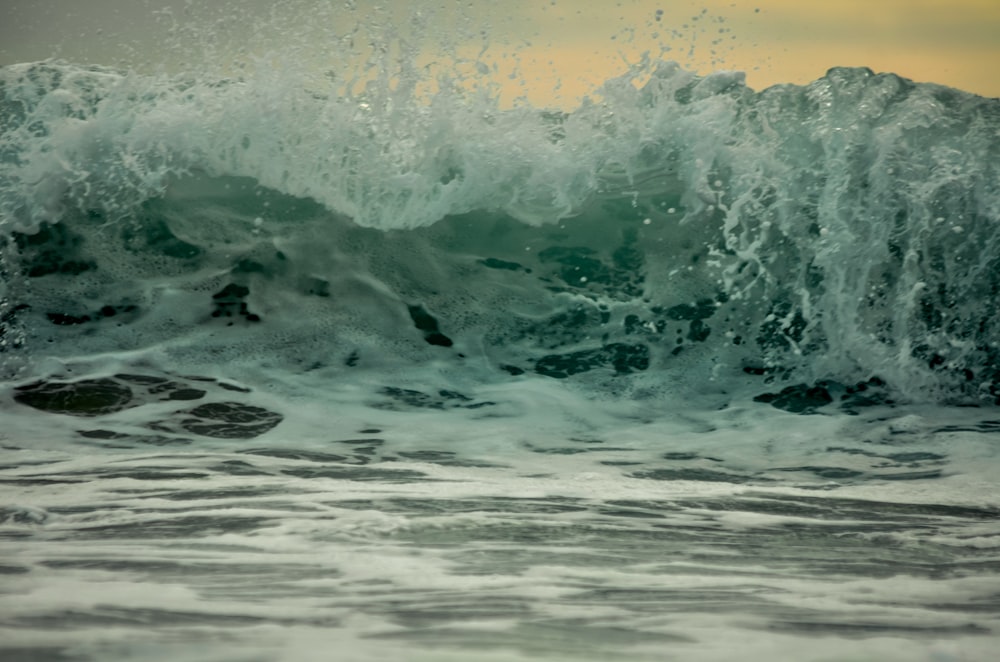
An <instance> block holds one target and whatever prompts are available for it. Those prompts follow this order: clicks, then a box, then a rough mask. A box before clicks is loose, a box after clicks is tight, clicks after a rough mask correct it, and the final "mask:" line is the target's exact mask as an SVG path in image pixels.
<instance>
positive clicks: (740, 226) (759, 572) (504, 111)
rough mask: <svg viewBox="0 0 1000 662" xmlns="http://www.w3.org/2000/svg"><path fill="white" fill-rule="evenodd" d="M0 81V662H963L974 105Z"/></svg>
mask: <svg viewBox="0 0 1000 662" xmlns="http://www.w3.org/2000/svg"><path fill="white" fill-rule="evenodd" d="M405 82H406V81H405V79H404V80H403V81H402V83H401V82H399V81H395V82H393V81H381V83H379V81H377V80H376V81H369V83H368V84H366V85H361V86H359V88H358V90H355V91H354V92H348V91H345V90H344V89H342V88H324V87H322V86H318V85H317V81H316V80H314V79H313V78H312V77H308V76H297V75H295V72H294V71H289V70H283V69H280V68H279V69H275V68H273V67H266V66H262V67H260V68H259V69H258V70H256V71H253V72H247V73H246V75H243V76H239V77H233V78H219V77H211V76H200V77H199V76H183V77H182V76H173V75H166V74H142V73H137V72H134V71H117V70H112V69H107V68H102V67H96V66H81V65H77V64H73V63H69V62H62V61H48V62H43V63H33V64H20V65H13V66H8V67H5V68H3V69H2V70H0V250H2V264H0V267H2V281H0V288H2V290H0V295H2V300H0V349H2V353H0V360H2V369H3V371H4V375H3V378H4V381H3V383H2V385H0V412H2V419H3V424H2V426H0V442H2V445H3V452H2V460H0V464H2V466H0V475H2V483H0V485H2V487H0V500H2V506H0V508H2V509H0V550H2V554H0V573H2V574H0V576H2V581H0V641H2V643H0V652H2V653H3V656H4V659H12V660H21V659H25V660H67V659H69V660H125V659H142V660H157V659H185V660H290V661H291V660H309V659H338V660H374V659H412V660H444V659H455V660H468V659H477V660H478V659H482V660H536V659H566V660H569V659H573V660H578V659H635V660H665V659H678V660H728V659H734V658H735V657H741V658H743V659H755V660H756V659H760V660H763V659H798V660H868V659H871V660H875V659H878V660H983V659H989V658H990V655H991V653H992V652H993V651H995V649H996V646H997V643H998V640H997V634H998V627H1000V623H998V613H1000V601H998V596H1000V558H998V542H997V541H998V539H1000V538H998V536H1000V524H998V514H1000V502H998V499H997V492H996V487H995V485H996V479H995V476H996V471H997V468H998V467H1000V460H998V456H997V443H998V441H1000V436H998V432H1000V414H998V410H997V408H996V405H997V402H998V398H1000V345H998V342H1000V321H998V319H1000V317H998V316H997V314H996V313H997V308H996V300H997V294H998V287H1000V174H998V170H997V164H998V163H1000V102H998V101H997V100H995V99H984V98H980V97H976V96H974V95H971V94H967V93H963V92H961V91H958V90H954V89H950V88H947V87H944V86H940V85H932V84H916V83H913V82H912V81H909V80H906V79H903V78H900V77H897V76H894V75H891V74H878V75H876V74H874V73H873V72H871V71H869V70H867V69H832V70H831V71H830V72H829V73H827V75H826V76H824V77H823V78H820V79H818V80H817V81H815V82H813V83H811V84H809V85H805V86H795V85H781V86H776V87H772V88H769V89H766V90H762V91H755V90H752V89H750V88H748V87H747V86H746V85H745V84H744V82H743V78H742V76H741V75H740V74H735V73H726V72H721V73H716V74H712V75H709V76H697V75H695V74H693V73H690V72H687V71H685V70H683V69H682V68H680V67H679V66H677V65H675V64H672V63H668V62H652V61H647V62H645V63H643V64H642V66H641V67H638V68H637V69H636V70H633V71H630V72H628V73H627V74H625V75H623V76H622V77H621V78H619V79H613V80H610V81H608V82H607V83H606V84H605V86H604V87H603V88H602V89H601V90H600V91H599V94H595V95H594V96H593V97H592V98H590V99H588V100H585V101H584V102H583V103H582V104H581V105H580V107H579V108H577V109H576V110H573V111H572V112H562V111H553V110H547V109H540V108H535V107H531V106H530V105H527V104H520V105H517V106H515V107H513V108H502V107H501V106H500V105H499V104H497V103H496V101H495V99H493V98H491V97H489V95H486V96H483V95H476V94H475V93H472V92H469V91H468V90H466V89H464V88H463V87H462V86H461V85H455V86H451V87H449V85H447V84H446V81H439V84H438V88H437V89H436V91H435V92H434V93H433V94H431V95H429V96H426V95H418V94H416V93H412V90H410V89H409V88H407V87H406V85H404V84H403V83H405Z"/></svg>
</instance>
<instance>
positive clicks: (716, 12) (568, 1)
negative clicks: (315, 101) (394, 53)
mask: <svg viewBox="0 0 1000 662" xmlns="http://www.w3.org/2000/svg"><path fill="white" fill-rule="evenodd" d="M351 5H353V9H352V8H350V6H351ZM376 6H378V7H381V8H382V10H381V11H376V10H375V7H376ZM164 9H168V10H170V12H171V13H170V14H165V13H164V12H163V10H164ZM414 11H418V12H421V13H423V14H425V15H426V16H430V17H432V18H431V19H430V20H431V21H432V22H434V21H436V22H437V23H436V24H435V25H436V26H437V28H438V29H437V31H436V32H435V31H434V30H431V31H430V32H429V33H427V34H429V35H431V36H430V37H429V38H428V37H427V36H426V35H425V39H424V43H425V45H427V44H433V42H434V40H435V39H443V40H446V41H456V42H461V41H462V40H470V42H471V43H469V44H468V45H467V46H466V47H464V48H462V46H461V43H456V44H453V45H455V46H457V47H458V48H459V50H460V51H461V52H463V53H472V54H473V55H476V54H478V49H479V48H480V44H481V43H482V40H481V38H478V37H477V36H476V35H478V33H479V32H480V31H482V30H485V31H486V32H487V33H488V35H489V36H488V41H489V45H490V47H489V49H488V51H487V52H486V53H485V55H484V56H483V59H484V60H486V61H487V62H490V63H491V64H493V63H495V64H497V65H498V70H499V71H500V72H501V74H502V75H500V76H498V80H501V81H502V82H503V83H504V85H505V86H507V87H508V88H509V89H507V90H505V94H507V95H508V96H516V95H517V94H520V93H523V92H526V93H527V94H528V96H529V97H530V98H531V99H532V101H534V102H536V103H548V104H551V103H559V104H560V105H563V106H572V105H573V104H574V101H575V100H578V99H579V97H580V96H581V95H583V94H585V93H587V92H589V91H591V90H592V89H593V88H594V87H595V86H597V85H599V84H600V83H601V82H602V81H604V80H606V79H607V78H608V77H610V76H613V75H616V74H620V73H621V72H622V71H623V69H624V64H623V60H627V61H634V60H636V59H638V57H639V56H640V54H641V53H642V52H644V51H650V52H652V53H654V54H657V53H659V52H660V51H661V50H663V49H667V48H669V50H668V51H667V52H666V53H665V57H666V58H668V59H675V60H677V61H678V62H680V63H681V64H682V65H684V66H686V67H687V68H690V69H694V70H696V71H698V72H700V73H708V72H709V71H711V70H712V69H718V68H722V69H731V70H732V69H735V70H741V71H745V72H746V73H747V81H748V83H749V84H750V85H751V87H754V88H758V89H759V88H763V87H766V86H768V85H772V84H775V83H783V82H791V83H806V82H808V81H811V80H814V79H816V78H818V77H820V76H822V75H823V73H824V72H825V71H826V70H827V69H829V68H830V67H832V66H868V67H871V68H872V69H874V70H876V71H891V72H894V73H898V74H900V75H903V76H906V77H908V78H913V79H915V80H918V81H931V82H937V83H943V84H947V85H951V86H954V87H958V88H961V89H965V90H968V91H972V92H976V93H978V94H982V95H985V96H992V97H1000V73H998V70H1000V67H998V64H1000V0H835V1H834V0H659V1H653V0H554V1H553V0H457V1H456V0H382V1H376V0H332V1H331V0H238V1H237V0H127V1H126V0H5V1H4V2H3V3H2V6H0V64H9V63H12V62H18V61H31V60H38V59H44V58H47V57H52V56H59V57H63V58H66V59H70V60H75V61H79V62H87V63H99V64H113V65H119V66H120V65H125V66H135V67H138V68H145V67H150V66H167V67H170V66H192V63H191V62H190V61H188V62H182V63H179V62H177V61H176V60H177V59H178V58H182V59H183V58H186V57H192V55H191V54H192V53H195V54H197V51H198V50H201V51H202V52H204V50H205V49H214V51H215V52H216V53H218V52H220V51H237V52H239V53H241V54H247V53H251V54H252V53H253V52H254V50H255V49H260V48H273V47H274V44H276V43H290V42H292V41H294V39H291V38H290V35H295V36H296V38H300V39H301V40H302V41H303V42H309V43H303V44H299V45H300V46H303V48H304V51H303V52H308V53H310V54H311V55H310V56H309V57H312V58H317V59H321V58H322V54H323V53H324V49H325V48H326V45H325V44H326V43H328V42H329V40H330V39H331V38H332V36H335V35H338V34H344V33H347V32H349V31H350V28H351V27H352V26H353V25H358V24H360V25H362V26H364V24H365V23H366V22H373V21H383V22H384V21H385V20H390V21H392V20H395V21H397V22H399V23H400V24H406V23H408V21H409V20H410V18H411V17H412V14H413V13H414ZM657 11H660V12H662V13H661V14H659V15H657ZM379 16H381V17H382V18H377V17H379ZM385 17H391V18H389V19H386V18H385ZM209 24H211V25H213V26H217V27H213V28H212V30H215V32H211V31H207V30H206V29H205V26H206V25H209ZM444 26H447V27H444ZM171 29H172V30H173V33H172V34H167V33H168V31H169V30H171ZM186 29H193V32H191V34H193V35H196V36H195V37H191V41H190V48H181V49H178V48H177V47H176V46H174V47H173V48H166V47H165V45H164V44H166V43H167V42H168V41H169V40H171V39H174V40H175V43H176V39H177V35H178V34H180V33H183V32H184V30H186ZM207 35H211V37H209V36H207ZM356 36H358V38H359V39H361V38H363V37H364V30H361V31H360V32H358V33H357V35H356ZM202 57H206V56H204V55H202ZM515 61H516V65H517V66H515ZM327 64H329V63H324V66H326V65H327ZM511 73H514V77H513V78H510V77H509V75H510V74H511ZM560 83H561V85H560Z"/></svg>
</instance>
